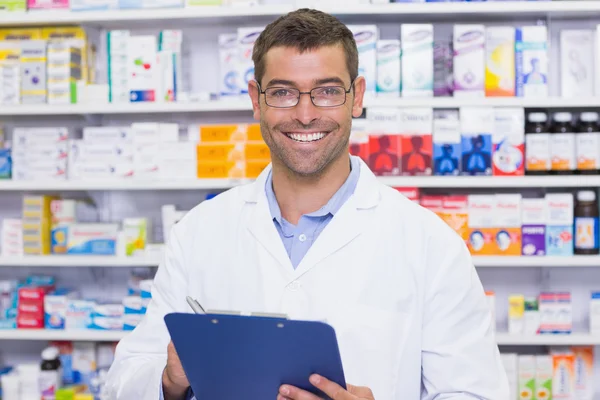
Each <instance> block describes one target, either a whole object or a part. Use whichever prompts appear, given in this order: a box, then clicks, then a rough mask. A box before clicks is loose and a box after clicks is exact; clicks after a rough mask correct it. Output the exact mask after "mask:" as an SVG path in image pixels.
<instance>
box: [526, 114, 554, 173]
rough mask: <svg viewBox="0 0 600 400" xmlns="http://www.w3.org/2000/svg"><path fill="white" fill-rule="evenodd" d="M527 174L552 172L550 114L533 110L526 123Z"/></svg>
mask: <svg viewBox="0 0 600 400" xmlns="http://www.w3.org/2000/svg"><path fill="white" fill-rule="evenodd" d="M525 160H526V162H525V174H527V175H547V174H549V173H550V168H551V163H550V162H551V159H550V133H549V131H548V115H547V114H546V113H545V112H532V113H530V114H528V115H527V124H526V125H525Z"/></svg>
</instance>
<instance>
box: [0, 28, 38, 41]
mask: <svg viewBox="0 0 600 400" xmlns="http://www.w3.org/2000/svg"><path fill="white" fill-rule="evenodd" d="M41 38H42V30H41V29H39V28H15V29H0V40H40V39H41Z"/></svg>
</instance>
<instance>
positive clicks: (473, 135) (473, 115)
mask: <svg viewBox="0 0 600 400" xmlns="http://www.w3.org/2000/svg"><path fill="white" fill-rule="evenodd" d="M460 131H461V137H462V141H461V142H462V159H461V175H492V132H493V131H494V109H493V108H490V107H463V108H461V109H460Z"/></svg>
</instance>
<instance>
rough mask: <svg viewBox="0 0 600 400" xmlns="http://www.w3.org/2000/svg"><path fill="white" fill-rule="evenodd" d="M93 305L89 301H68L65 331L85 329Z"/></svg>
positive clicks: (92, 302)
mask: <svg viewBox="0 0 600 400" xmlns="http://www.w3.org/2000/svg"><path fill="white" fill-rule="evenodd" d="M95 305H96V303H95V302H94V301H90V300H74V299H73V300H68V302H67V314H66V318H65V329H87V326H88V324H89V320H90V317H91V314H92V312H93V311H94V307H95Z"/></svg>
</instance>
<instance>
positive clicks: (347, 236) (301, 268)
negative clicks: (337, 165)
mask: <svg viewBox="0 0 600 400" xmlns="http://www.w3.org/2000/svg"><path fill="white" fill-rule="evenodd" d="M379 198H380V193H379V183H378V181H377V178H375V175H373V173H372V172H371V170H370V169H369V168H368V167H367V165H366V164H365V163H364V162H362V161H361V169H360V178H359V180H358V184H357V185H356V189H355V190H354V194H353V195H352V196H350V198H349V199H348V200H347V201H346V203H344V205H343V206H342V207H341V208H340V209H339V211H338V212H337V213H336V214H335V215H334V216H333V218H332V220H331V221H330V222H329V224H328V225H327V226H326V227H325V229H324V230H323V232H321V234H320V235H319V237H318V238H317V240H316V241H315V242H314V243H313V245H312V247H311V248H310V249H309V250H308V252H307V253H306V255H305V256H304V258H303V259H302V261H301V262H300V265H298V268H297V269H296V271H295V272H296V273H295V275H296V277H298V276H300V275H302V274H304V273H306V272H308V271H309V270H310V269H312V268H313V267H314V266H316V265H317V264H318V263H319V262H321V261H323V260H324V259H326V258H327V257H329V256H331V255H332V254H334V253H335V252H337V251H338V250H340V249H341V248H343V247H344V246H346V245H347V244H349V243H350V242H352V241H353V240H354V239H355V238H356V237H358V236H359V235H360V234H361V233H362V232H363V231H364V229H365V227H366V225H367V224H368V221H369V218H368V216H369V215H370V209H372V208H373V207H375V206H376V205H377V203H378V202H379Z"/></svg>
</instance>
